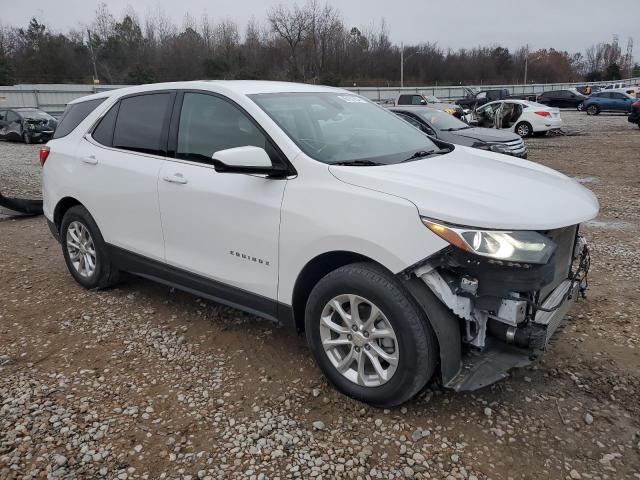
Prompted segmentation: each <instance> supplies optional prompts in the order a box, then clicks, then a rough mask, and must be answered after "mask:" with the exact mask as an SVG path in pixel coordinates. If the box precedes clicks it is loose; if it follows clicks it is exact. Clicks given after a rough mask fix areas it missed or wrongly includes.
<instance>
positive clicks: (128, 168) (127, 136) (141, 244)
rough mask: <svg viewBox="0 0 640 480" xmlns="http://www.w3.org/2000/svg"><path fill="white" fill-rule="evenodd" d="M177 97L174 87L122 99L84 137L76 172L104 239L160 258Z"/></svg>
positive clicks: (76, 183)
mask: <svg viewBox="0 0 640 480" xmlns="http://www.w3.org/2000/svg"><path fill="white" fill-rule="evenodd" d="M174 98H175V92H174V91H161V92H153V93H145V94H136V95H131V96H127V97H124V98H122V99H121V100H120V101H119V102H118V103H117V104H115V105H114V106H113V107H112V108H111V109H109V111H108V112H107V113H106V114H105V115H104V116H103V117H102V119H101V120H100V121H99V122H98V124H97V126H96V127H95V129H94V130H93V131H92V132H91V133H90V134H88V135H85V137H84V138H83V139H82V141H81V143H80V145H79V148H78V150H77V156H78V157H79V160H80V162H79V166H78V169H77V172H75V173H74V176H75V178H74V185H76V186H77V188H78V189H81V190H82V192H81V193H80V195H81V196H80V198H81V199H83V201H84V202H86V206H87V208H88V210H89V211H90V212H91V215H92V216H93V217H94V219H95V220H96V222H97V224H98V226H99V227H100V231H101V232H102V235H103V237H104V239H105V241H106V242H107V243H109V244H111V245H113V246H116V247H119V248H121V249H124V250H126V251H128V252H133V253H136V254H140V255H143V256H145V257H149V258H152V259H155V260H164V241H163V237H162V227H161V222H160V210H159V207H158V172H159V171H160V169H161V167H162V163H163V161H164V158H165V155H166V150H167V132H168V128H169V121H170V117H171V111H172V108H173V101H174ZM85 199H86V200H85Z"/></svg>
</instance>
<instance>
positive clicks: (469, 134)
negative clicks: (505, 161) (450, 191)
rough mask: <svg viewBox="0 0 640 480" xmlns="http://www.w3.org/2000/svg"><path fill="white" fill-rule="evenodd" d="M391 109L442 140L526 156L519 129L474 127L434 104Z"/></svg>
mask: <svg viewBox="0 0 640 480" xmlns="http://www.w3.org/2000/svg"><path fill="white" fill-rule="evenodd" d="M391 111H392V112H394V113H395V114H396V115H398V116H399V117H400V118H402V119H403V120H405V121H406V122H408V123H410V124H411V125H413V126H414V127H416V128H419V129H420V130H422V131H423V132H424V133H426V134H427V135H429V136H431V137H433V138H437V139H438V140H442V141H443V142H448V143H453V144H455V145H464V146H466V147H473V148H479V149H481V150H490V151H492V152H496V153H503V154H505V155H513V156H514V157H520V158H527V147H526V145H525V143H524V141H523V140H522V138H521V137H520V136H518V135H517V134H516V133H511V132H506V131H503V130H496V129H495V128H480V127H471V126H469V125H467V124H466V123H464V122H463V121H461V120H458V119H457V118H455V117H452V116H451V115H449V114H447V113H445V112H442V111H440V110H437V109H435V108H428V107H426V108H425V107H413V106H406V107H395V108H391Z"/></svg>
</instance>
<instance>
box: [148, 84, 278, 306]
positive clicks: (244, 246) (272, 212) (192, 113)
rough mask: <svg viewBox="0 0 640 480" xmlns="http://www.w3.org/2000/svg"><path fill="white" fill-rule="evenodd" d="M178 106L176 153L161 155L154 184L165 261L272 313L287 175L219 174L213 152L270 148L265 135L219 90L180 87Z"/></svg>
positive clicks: (240, 301) (216, 288)
mask: <svg viewBox="0 0 640 480" xmlns="http://www.w3.org/2000/svg"><path fill="white" fill-rule="evenodd" d="M180 104H181V105H180ZM176 108H179V109H180V110H176V111H175V112H174V115H177V113H178V112H179V120H178V121H177V122H175V117H174V123H177V125H178V129H177V135H176V134H174V133H172V137H173V136H174V135H175V158H171V159H169V158H168V159H167V160H165V162H164V165H163V166H162V169H161V171H160V177H159V184H158V191H159V199H160V211H161V215H162V227H163V232H164V238H165V252H166V261H167V263H168V264H169V265H171V266H173V267H177V268H179V269H181V270H186V271H187V272H190V273H193V274H195V275H197V276H198V278H196V280H194V281H202V282H203V283H202V284H206V285H209V286H210V288H211V290H212V291H214V292H215V291H216V290H217V291H222V292H223V293H224V295H220V298H221V299H227V300H229V298H231V299H237V303H238V304H244V305H249V306H251V305H255V310H259V311H260V312H261V313H262V314H264V313H267V314H272V315H273V316H275V312H273V311H265V310H268V308H270V307H268V305H269V302H270V301H272V300H276V299H277V290H278V288H277V287H278V236H279V231H280V205H281V204H282V197H283V195H284V189H285V186H286V183H287V180H284V179H272V178H267V177H265V176H264V175H251V174H237V173H220V172H216V170H215V169H214V166H213V163H212V161H211V157H212V155H213V153H214V152H217V151H219V150H225V149H227V148H233V147H242V146H249V145H251V146H257V147H262V148H265V149H266V150H267V151H268V152H269V151H270V148H269V143H268V142H269V140H268V139H267V138H266V136H265V135H264V134H263V133H262V131H261V130H260V129H259V128H258V127H257V126H256V124H255V123H254V122H253V120H252V119H250V118H249V117H248V116H247V115H246V114H245V113H244V112H243V111H242V110H240V108H239V107H237V106H236V105H235V104H233V103H232V102H230V101H229V100H227V99H225V98H223V97H221V96H218V95H214V94H208V93H204V92H203V93H197V92H185V93H184V96H183V99H182V102H180V100H178V102H177V105H176ZM207 282H208V283H207ZM202 284H201V285H200V286H199V287H198V288H203V287H202ZM228 287H231V289H229V288H228ZM194 288H195V287H194ZM212 295H213V296H216V294H215V293H212ZM243 296H244V298H243ZM231 302H232V303H233V301H231ZM265 304H266V305H267V306H266V307H265ZM274 304H275V303H274Z"/></svg>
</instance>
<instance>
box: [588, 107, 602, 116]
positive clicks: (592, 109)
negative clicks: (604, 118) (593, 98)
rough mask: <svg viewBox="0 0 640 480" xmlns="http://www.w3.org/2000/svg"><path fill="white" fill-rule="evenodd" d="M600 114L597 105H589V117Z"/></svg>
mask: <svg viewBox="0 0 640 480" xmlns="http://www.w3.org/2000/svg"><path fill="white" fill-rule="evenodd" d="M599 113H600V108H598V106H597V105H589V107H587V115H598V114H599Z"/></svg>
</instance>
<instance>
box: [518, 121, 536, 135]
mask: <svg viewBox="0 0 640 480" xmlns="http://www.w3.org/2000/svg"><path fill="white" fill-rule="evenodd" d="M515 131H516V133H517V134H518V135H520V136H521V137H522V138H525V137H530V136H531V135H533V127H532V126H531V124H530V123H529V122H520V123H519V124H517V125H516V128H515Z"/></svg>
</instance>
